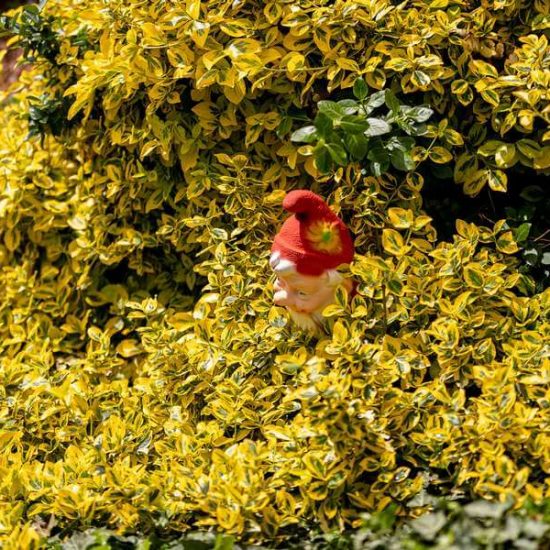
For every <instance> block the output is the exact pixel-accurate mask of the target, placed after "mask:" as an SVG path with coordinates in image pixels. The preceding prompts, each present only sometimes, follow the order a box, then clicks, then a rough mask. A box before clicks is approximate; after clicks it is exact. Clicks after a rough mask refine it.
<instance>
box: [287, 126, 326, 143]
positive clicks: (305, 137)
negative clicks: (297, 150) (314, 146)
mask: <svg viewBox="0 0 550 550" xmlns="http://www.w3.org/2000/svg"><path fill="white" fill-rule="evenodd" d="M318 137H319V136H318V134H317V128H315V126H304V127H303V128H300V129H298V130H296V131H295V132H293V134H292V135H291V136H290V141H298V142H303V143H312V142H314V141H315V140H317V139H318Z"/></svg>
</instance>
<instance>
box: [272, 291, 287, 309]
mask: <svg viewBox="0 0 550 550" xmlns="http://www.w3.org/2000/svg"><path fill="white" fill-rule="evenodd" d="M273 302H274V303H275V305H276V306H282V307H286V306H289V305H290V302H291V300H290V299H289V297H288V292H287V291H286V290H278V291H277V292H275V294H274V295H273Z"/></svg>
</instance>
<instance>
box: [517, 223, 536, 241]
mask: <svg viewBox="0 0 550 550" xmlns="http://www.w3.org/2000/svg"><path fill="white" fill-rule="evenodd" d="M531 225H532V224H530V223H522V224H521V225H520V226H519V227H518V228H516V229H515V230H514V238H515V239H516V242H518V243H520V242H523V241H524V240H525V239H527V237H528V236H529V231H531Z"/></svg>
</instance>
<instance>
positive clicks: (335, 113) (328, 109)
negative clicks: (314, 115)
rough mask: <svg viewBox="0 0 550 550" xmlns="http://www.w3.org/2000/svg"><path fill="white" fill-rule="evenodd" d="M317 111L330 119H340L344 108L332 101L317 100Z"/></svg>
mask: <svg viewBox="0 0 550 550" xmlns="http://www.w3.org/2000/svg"><path fill="white" fill-rule="evenodd" d="M317 107H318V108H319V112H321V113H323V114H324V115H326V116H327V117H328V118H330V120H333V121H334V120H340V119H341V118H342V117H343V116H344V114H345V113H344V110H343V108H342V107H340V106H339V105H338V104H337V103H335V102H334V101H319V103H317Z"/></svg>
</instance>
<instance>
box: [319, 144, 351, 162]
mask: <svg viewBox="0 0 550 550" xmlns="http://www.w3.org/2000/svg"><path fill="white" fill-rule="evenodd" d="M325 147H326V149H327V150H328V152H329V154H330V156H331V158H332V160H333V161H334V162H335V163H336V164H339V165H340V166H345V165H346V163H347V161H348V154H347V153H346V150H345V149H344V148H343V147H342V146H341V145H339V144H338V143H327V144H326V145H325Z"/></svg>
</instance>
